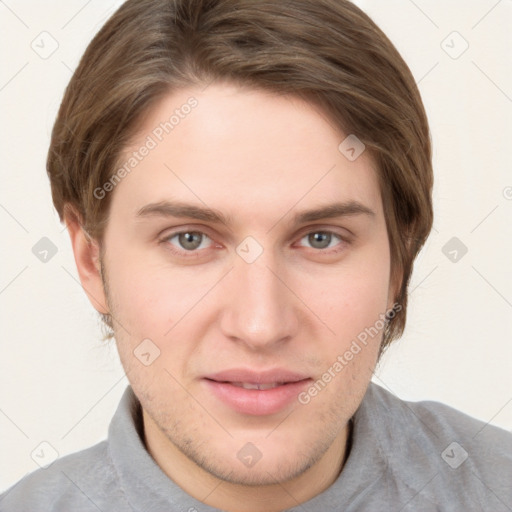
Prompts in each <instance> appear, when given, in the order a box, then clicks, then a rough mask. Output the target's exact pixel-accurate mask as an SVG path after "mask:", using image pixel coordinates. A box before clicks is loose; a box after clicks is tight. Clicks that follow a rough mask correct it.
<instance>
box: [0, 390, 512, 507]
mask: <svg viewBox="0 0 512 512" xmlns="http://www.w3.org/2000/svg"><path fill="white" fill-rule="evenodd" d="M353 420H354V422H353V431H352V440H351V447H350V452H349V455H348V458H347V461H346V463H345V466H344V468H343V470H342V472H341V473H340V476H339V477H338V479H337V480H336V481H335V482H334V483H333V484H332V485H331V486H330V487H329V488H328V489H326V490H325V491H324V492H322V493H321V494H319V495H318V496H316V497H314V498H313V499H311V500H309V501H308V502H306V503H303V504H302V505H300V506H297V507H295V508H294V509H290V510H293V511H296V512H299V511H302V512H304V511H312V512H318V511H322V512H328V511H344V512H354V511H369V512H377V511H378V512H382V511H393V512H395V511H401V512H412V511H414V512H423V511H429V512H430V511H443V512H448V511H450V512H462V511H463V512H472V511H478V512H480V511H489V512H511V511H512V434H511V433H509V432H507V431H506V430H503V429H500V428H497V427H495V426H491V425H487V424H485V423H483V422H481V421H479V420H476V419H474V418H471V417H470V416H467V415H465V414H463V413H462V412H460V411H457V410H455V409H453V408H451V407H448V406H446V405H443V404H441V403H437V402H407V401H403V400H400V399H399V398H397V397H396V396H394V395H393V394H391V393H389V392H388V391H386V390H385V389H384V388H382V387H380V386H378V385H377V384H375V383H373V382H372V383H370V385H369V387H368V389H367V392H366V394H365V397H364V400H363V401H362V403H361V405H360V407H359V408H358V410H357V412H356V413H355V415H354V417H353ZM215 510H217V509H214V508H212V507H209V506H206V505H204V504H203V503H201V502H200V501H198V500H196V499H194V498H193V497H191V496H190V495H189V494H187V493H186V492H185V491H183V490H182V489H181V488H180V487H178V486H177V485H176V484H175V483H174V482H173V481H172V480H170V479H169V478H168V477H167V476H166V475H165V474H164V473H163V471H162V470H161V469H160V468H159V467H158V465H157V464H156V463H155V462H154V460H153V459H152V457H151V456H150V455H149V453H148V452H147V451H146V449H145V447H144V443H143V436H142V415H141V409H140V404H139V402H138V400H137V398H136V397H135V395H134V393H133V391H132V389H131V387H127V388H126V391H125V393H124V395H123V397H122V399H121V402H120V404H119V407H118V409H117V411H116V413H115V415H114V417H113V419H112V422H111V424H110V427H109V432H108V439H107V440H105V441H103V442H101V443H99V444H97V445H95V446H92V447H91V448H88V449H86V450H83V451H80V452H77V453H74V454H71V455H68V456H66V457H62V458H61V459H58V460H57V461H55V462H54V463H53V464H51V465H50V466H49V467H48V468H46V469H38V470H37V471H34V472H33V473H31V474H29V475H27V476H26V477H25V478H23V479H22V480H20V481H19V482H18V483H17V484H15V485H14V486H12V487H11V488H10V489H8V490H7V491H5V492H4V493H3V494H2V495H1V496H0V511H2V512H43V511H44V512H50V511H53V512H98V511H102V512H107V511H115V512H129V511H130V512H133V511H140V512H164V511H165V512H167V511H168V512H171V511H172V512H214V511H215Z"/></svg>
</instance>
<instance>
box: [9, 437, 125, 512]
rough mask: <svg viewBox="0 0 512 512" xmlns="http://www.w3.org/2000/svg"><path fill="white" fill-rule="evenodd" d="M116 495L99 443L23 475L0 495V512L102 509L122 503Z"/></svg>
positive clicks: (114, 480) (104, 447) (105, 446)
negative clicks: (107, 505)
mask: <svg viewBox="0 0 512 512" xmlns="http://www.w3.org/2000/svg"><path fill="white" fill-rule="evenodd" d="M120 493H121V490H120V489H119V485H118V481H117V475H116V472H115V469H114V466H113V464H112V463H111V460H110V455H109V450H108V444H107V441H103V442H101V443H98V444H96V445H94V446H92V447H90V448H87V449H85V450H82V451H79V452H76V453H73V454H70V455H67V456H65V457H62V458H60V459H57V460H56V461H55V462H53V463H52V464H51V465H50V466H48V467H47V468H41V469H38V470H36V471H34V472H32V473H30V474H28V475H26V476H25V477H24V478H22V479H21V480H20V481H19V482H17V483H16V484H14V485H13V486H12V487H10V488H9V489H7V490H6V491H5V492H4V493H2V494H1V495H0V511H1V512H14V511H16V512H43V511H45V512H48V511H52V512H64V511H66V512H67V511H69V510H73V511H75V512H82V511H83V512H85V511H92V510H98V508H99V509H100V510H104V508H103V507H102V505H105V504H106V503H112V502H113V503H116V504H122V503H123V502H124V497H123V496H122V495H121V496H120ZM106 499H108V502H107V501H106ZM118 510H125V509H124V508H122V507H121V508H119V509H118ZM126 510H128V507H126Z"/></svg>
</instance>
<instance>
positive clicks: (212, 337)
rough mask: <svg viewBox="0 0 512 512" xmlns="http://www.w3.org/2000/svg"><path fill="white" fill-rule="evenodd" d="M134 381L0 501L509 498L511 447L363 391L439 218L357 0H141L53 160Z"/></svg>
mask: <svg viewBox="0 0 512 512" xmlns="http://www.w3.org/2000/svg"><path fill="white" fill-rule="evenodd" d="M48 173H49V176H50V180H51V186H52V194H53V200H54V204H55V206H56V208H57V211H58V212H59V215H60V216H61V219H62V220H63V221H65V222H66V225H67V227H68V230H69V233H70V237H71V243H72V246H73V251H74V255H75V261H76V264H77V268H78V272H79V275H80V279H81V282H82V285H83V287H84V290H85V291H86V293H87V295H88V297H89V299H90V301H91V303H92V304H93V306H94V307H95V308H96V309H97V311H98V312H99V313H100V314H101V315H103V318H104V320H105V323H106V324H107V325H108V326H109V328H111V329H112V336H113V337H115V341H116V344H117V348H118V351H119V354H120V358H121V361H122V364H123V367H124V369H125V371H126V374H127V377H128V379H129V381H130V386H129V387H128V388H127V390H126V392H125V394H124V396H123V399H122V401H121V404H120V405H119V409H118V411H117V412H116V415H115V417H114V418H113V420H112V423H111V426H110V429H109V436H108V440H107V441H104V442H102V443H100V444H98V445H96V446H94V447H92V448H89V449H87V450H84V451H82V452H79V453H76V454H73V455H70V456H67V457H64V458H62V459H61V460H59V461H57V462H55V463H53V464H52V465H51V466H50V467H49V468H47V469H41V470H39V471H37V472H35V473H33V474H31V475H29V476H27V477H26V478H25V479H23V480H22V481H20V482H19V483H18V484H16V485H15V486H13V487H12V488H11V489H9V490H8V491H6V493H4V495H3V496H2V497H1V500H0V509H1V510H5V511H11V510H12V511H14V510H16V511H20V510H26V511H29V510H30V511H38V510H41V511H42V510H45V511H48V510H54V511H64V510H66V511H69V510H73V511H87V510H102V511H107V510H115V511H128V510H141V511H148V510H154V511H162V510H179V511H182V510H183V511H185V510H188V511H212V510H227V511H232V512H256V511H265V512H274V511H282V510H311V511H317V510H322V511H324V510H365V511H373V510H403V511H406V510H410V511H412V510H415V511H417V510H444V511H448V510H489V511H490V510H492V511H500V510H503V511H505V510H510V509H512V490H511V489H512V487H511V483H512V436H511V435H510V434H509V433H507V432H505V431H503V430H501V429H499V428H497V427H493V426H489V425H485V424H483V423H482V422H480V421H477V420H476V419H473V418H470V417H468V416H466V415H464V414H463V413H461V412H458V411H455V410H453V409H451V408H449V407H447V406H444V405H442V404H437V403H429V402H422V403H408V402H403V401H401V400H399V399H397V398H396V397H394V396H393V395H391V394H389V393H388V392H386V391H385V390H384V389H382V388H380V387H379V386H377V385H375V384H373V383H371V382H370V379H371V376H372V372H373V370H374V368H375V365H376V363H377V361H378V359H379V357H380V356H381V354H382V353H383V351H384V350H385V348H386V347H387V346H389V344H390V343H391V342H392V341H393V340H394V339H396V338H397V337H399V336H400V334H401V333H402V331H403V328H404V325H405V314H406V307H407V286H408V282H409V278H410V275H411V270H412V265H413V262H414V259H415V257H416V255H417V254H418V251H419V250H420V249H421V247H422V246H423V244H424V242H425V240H426V238H427V236H428V233H429V231H430V229H431V226H432V204H431V191H432V165H431V147H430V136H429V129H428V122H427V119H426V116H425V112H424V109H423V105H422V102H421V98H420V96H419V92H418V90H417V87H416V84H415V82H414V79H413V77H412V75H411V73H410V71H409V69H408V68H407V66H406V64H405V63H404V62H403V60H402V59H401V57H400V56H399V55H398V53H397V51H396V49H395V48H394V47H393V46H392V44H391V43H390V42H389V40H388V39H387V38H386V37H385V36H384V34H383V33H382V32H381V31H380V30H379V29H378V28H377V27H376V26H375V24H374V23H373V22H372V21H371V20H370V19H369V18H368V17H367V16H366V15H365V14H364V13H362V12H361V11H360V10H359V9H358V8H356V7H355V6H354V5H353V4H351V3H350V2H348V1H346V0H294V1H293V2H272V1H269V0H260V1H258V2H255V1H254V0H251V1H248V0H245V1H244V0H176V1H169V0H129V1H128V2H126V3H125V4H124V5H123V6H122V7H121V8H120V9H119V11H118V12H117V13H116V14H115V15H114V16H113V17H112V18H111V19H110V20H109V21H108V22H107V24H106V25H105V26H104V27H103V28H102V30H101V31H100V32H99V34H98V35H97V36H96V37H95V39H94V40H93V41H92V42H91V44H90V45H89V47H88V49H87V51H86V53H85V55H84V57H83V59H82V61H81V62H80V65H79V66H78V69H77V70H76V72H75V74H74V76H73V78H72V80H71V82H70V84H69V86H68V89H67V91H66V94H65V97H64V99H63V102H62V105H61V109H60V111H59V114H58V117H57V120H56V123H55V127H54V131H53V134H52V143H51V147H50V151H49V156H48Z"/></svg>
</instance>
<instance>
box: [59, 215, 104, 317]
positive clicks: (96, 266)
mask: <svg viewBox="0 0 512 512" xmlns="http://www.w3.org/2000/svg"><path fill="white" fill-rule="evenodd" d="M64 220H65V222H66V226H67V229H68V232H69V236H70V238H71V245H72V247H73V254H74V257H75V263H76V267H77V270H78V275H79V276H80V282H81V283H82V287H83V289H84V291H85V293H86V294H87V297H88V298H89V300H90V302H91V304H92V305H93V307H94V309H96V311H98V313H101V314H108V313H109V310H108V307H107V301H106V296H105V290H104V287H103V280H102V278H101V265H100V247H99V244H98V242H97V241H96V240H93V239H92V238H91V237H90V236H89V234H88V233H87V232H86V231H85V230H84V228H83V227H82V225H81V223H80V221H79V218H78V216H77V215H76V214H74V213H73V212H72V211H71V210H70V209H67V210H66V213H65V219H64Z"/></svg>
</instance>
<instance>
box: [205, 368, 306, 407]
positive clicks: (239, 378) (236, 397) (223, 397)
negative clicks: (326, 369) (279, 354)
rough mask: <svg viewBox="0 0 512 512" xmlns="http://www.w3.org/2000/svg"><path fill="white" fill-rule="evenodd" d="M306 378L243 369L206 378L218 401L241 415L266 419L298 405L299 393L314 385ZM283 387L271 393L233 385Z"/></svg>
mask: <svg viewBox="0 0 512 512" xmlns="http://www.w3.org/2000/svg"><path fill="white" fill-rule="evenodd" d="M311 381H312V379H311V378H310V377H309V376H307V375H304V374H300V373H296V372H290V371H288V370H285V369H279V368H278V369H273V370H266V371H259V372H258V371H254V370H247V369H241V368H235V369H231V370H225V371H222V372H219V373H214V374H211V375H207V376H205V377H204V378H203V382H204V384H205V385H206V386H207V388H208V390H209V392H211V393H212V394H213V395H214V396H215V397H216V398H217V399H219V400H220V401H222V402H223V403H224V404H226V405H228V406H229V407H230V408H231V409H233V410H235V411H236V412H239V413H241V414H248V415H252V416H264V415H270V414H276V413H278V412H279V411H281V410H283V409H285V408H286V407H288V406H289V405H290V404H291V403H293V402H295V401H296V399H297V396H298V395H299V393H300V392H301V391H302V390H303V389H304V388H305V387H306V386H307V385H309V384H310V383H311ZM237 382H246V383H252V384H272V383H283V384H282V385H279V386H276V387H274V388H271V389H245V388H241V387H238V386H235V385H234V384H233V383H237Z"/></svg>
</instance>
